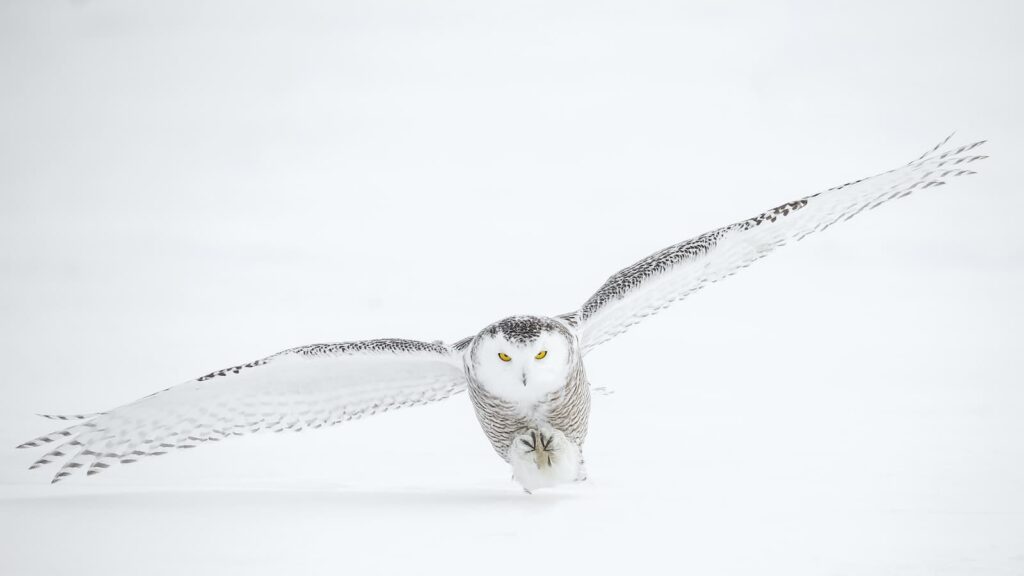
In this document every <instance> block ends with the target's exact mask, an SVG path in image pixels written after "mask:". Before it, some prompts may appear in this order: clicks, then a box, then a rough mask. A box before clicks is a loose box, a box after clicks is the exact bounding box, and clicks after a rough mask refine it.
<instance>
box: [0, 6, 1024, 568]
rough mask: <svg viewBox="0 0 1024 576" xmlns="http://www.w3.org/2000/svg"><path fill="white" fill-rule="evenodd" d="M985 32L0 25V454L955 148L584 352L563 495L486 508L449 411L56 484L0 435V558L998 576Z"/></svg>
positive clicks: (700, 13)
mask: <svg viewBox="0 0 1024 576" xmlns="http://www.w3.org/2000/svg"><path fill="white" fill-rule="evenodd" d="M1021 10H1022V9H1021V7H1020V4H1019V3H1015V2H995V1H989V2H976V3H944V4H936V3H933V2H919V3H911V2H906V3H867V2H857V3H850V4H847V5H842V4H835V3H827V4H826V3H818V2H805V3H778V4H774V5H771V6H769V5H768V4H767V3H764V4H762V3H757V2H749V3H743V4H739V3H736V4H730V6H728V7H725V6H722V5H720V3H717V2H699V1H698V2H686V3H651V4H642V5H641V4H636V3H625V2H622V3H619V2H608V3H600V4H592V3H578V4H562V3H559V4H553V3H550V2H543V3H514V4H513V3H502V4H498V3H492V4H488V5H487V6H486V7H485V6H483V5H481V4H480V3H477V2H460V3H447V4H444V5H443V6H441V5H438V4H436V3H432V4H423V3H414V2H393V1H383V2H372V3H371V2H344V3H313V2H305V1H300V2H289V3H273V2H263V1H260V2H222V1H204V2H186V3H172V2H149V3H147V2H129V1H127V0H119V1H106V0H97V1H92V2H82V1H78V2H55V1H31V2H30V1H20V0H14V1H9V2H4V3H0V54H2V55H3V56H2V58H0V79H2V81H0V126H2V129H0V195H2V196H0V200H2V208H0V247H2V248H3V249H2V250H0V310H2V313H0V318H2V321H0V362H2V365H3V378H2V379H0V392H2V393H3V398H4V401H3V402H0V446H7V447H13V446H14V445H16V444H18V443H19V442H21V441H23V440H26V439H28V438H31V437H32V436H34V435H37V434H40V433H43V432H46V431H48V430H49V429H51V428H52V423H51V422H48V421H45V420H42V419H39V418H37V417H35V416H33V414H34V413H37V412H49V413H62V412H64V413H67V412H72V413H74V412H89V411H96V410H102V409H105V408H108V407H111V406H115V405H118V404H120V403H124V402H127V401H130V400H133V399H135V398H137V397H140V396H143V395H146V394H149V393H150V392H153V391H155V390H158V389H161V388H164V387H166V386H168V385H171V384H174V383H176V382H181V381H184V380H187V379H189V378H192V377H195V376H197V375H200V374H204V373H206V372H209V371H210V370H213V369H218V368H222V367H226V366H231V365H235V364H239V363H241V362H245V361H249V360H252V359H254V358H257V357H261V356H264V355H267V354H270V353H273V352H276V351H278V350H280V349H283V348H287V347H290V346H294V345H299V344H305V343H309V342H317V341H337V340H351V339H361V338H372V337H381V336H396V337H407V338H418V339H423V340H431V339H435V338H441V339H445V340H448V341H454V340H456V339H458V338H461V337H463V336H466V335H469V334H471V333H473V332H474V331H475V330H477V329H479V328H480V327H482V326H484V325H485V324H487V323H489V322H491V321H494V320H496V319H498V318H501V317H503V316H506V315H509V314H513V313H534V314H557V313H561V312H566V311H568V310H571V309H573V308H575V307H577V306H578V305H579V304H580V303H582V302H583V300H584V299H585V298H586V297H587V296H589V295H590V293H591V292H592V291H593V290H595V289H596V288H597V287H598V285H599V284H600V283H601V282H602V281H603V279H604V278H605V277H607V276H608V275H609V274H611V273H612V272H614V271H615V270H617V269H618V268H621V267H623V266H625V265H628V264H629V263H631V262H633V261H635V260H636V259H638V258H640V257H642V256H644V255H646V254H648V253H650V252H652V251H654V250H657V249H660V248H662V247H664V246H666V245H668V244H671V243H673V242H677V241H679V240H682V239H684V238H687V237H689V236H692V235H695V234H697V233H699V232H703V231H705V230H707V229H710V228H713V227H716V226H719V225H722V224H726V223H729V222H733V221H735V220H738V219H741V218H744V217H747V216H751V215H753V214H755V213H757V212H759V211H761V210H762V209H765V208H768V207H771V206H775V205H778V204H780V203H782V202H784V201H788V200H791V199H793V198H795V197H798V196H801V195H804V194H806V193H810V192H813V191H817V190H820V189H822V188H826V187H828V186H832V185H836V184H840V183H842V182H844V181H847V180H851V179H855V178H859V177H861V176H865V175H868V174H871V173H874V172H877V171H880V170H884V169H887V168H890V167H892V166H894V165H896V164H899V163H901V162H904V161H907V160H910V159H911V158H912V157H914V156H916V155H917V154H919V153H920V152H922V151H923V150H924V148H926V147H927V146H928V145H929V144H932V143H934V142H935V141H938V140H939V139H941V138H942V137H944V136H945V135H946V133H947V132H948V131H950V130H952V129H957V130H959V134H961V135H962V137H963V138H964V139H965V140H966V139H970V138H976V137H977V138H989V139H990V140H991V142H990V144H989V145H988V150H987V152H988V153H990V154H991V155H992V158H991V159H990V160H987V161H986V163H985V164H982V165H980V166H979V170H980V171H981V174H979V175H978V176H974V177H972V178H971V179H965V180H962V181H957V182H955V183H953V184H951V185H950V186H946V187H943V188H939V189H935V190H933V191H929V193H928V194H927V195H925V194H919V195H914V196H912V197H910V198H909V199H907V200H902V201H900V202H897V203H893V204H890V205H887V206H885V207H884V208H883V209H881V210H878V211H875V212H871V213H869V214H865V215H863V216H861V217H860V218H858V219H856V220H853V221H851V222H848V223H846V224H844V225H843V226H840V227H836V228H834V229H832V230H830V231H828V232H827V233H825V234H823V235H820V236H817V237H812V238H809V239H807V240H806V241H804V242H801V243H800V244H798V245H796V246H793V247H789V248H787V249H785V250H783V251H781V252H779V253H778V254H776V255H773V256H772V257H771V258H769V259H767V260H765V261H763V262H761V263H758V264H757V265H755V266H754V267H752V268H751V269H749V270H747V271H744V272H743V273H742V274H740V275H738V276H736V277H735V278H732V279H729V280H728V281H726V282H724V283H722V284H720V285H716V286H713V287H711V288H709V289H707V290H705V291H703V292H701V293H699V294H697V295H695V296H693V297H691V298H690V299H688V300H687V301H686V302H685V303H682V304H679V305H677V306H675V307H673V308H671V309H669V310H667V311H665V312H663V313H661V314H660V315H658V316H656V317H654V318H651V319H649V320H648V321H646V322H645V323H643V324H642V325H640V326H638V327H636V328H635V329H633V330H632V331H631V332H630V333H628V334H627V335H624V336H622V337H620V338H618V339H616V340H615V341H613V342H610V343H608V344H606V345H604V346H602V347H601V348H600V349H598V350H596V351H595V352H594V353H592V354H591V355H590V356H588V358H587V361H588V370H589V374H590V376H591V379H592V380H593V382H594V384H595V385H598V386H607V387H610V388H612V389H614V390H615V394H614V395H611V396H597V397H596V398H595V402H594V412H593V417H592V431H591V434H590V437H589V438H588V441H587V444H586V446H585V452H586V456H587V467H588V473H589V477H590V480H588V481H587V482H586V483H585V484H584V485H580V486H566V487H559V488H557V489H553V490H547V491H540V492H538V493H536V494H533V495H529V496H528V495H525V494H523V493H522V491H521V489H520V488H519V487H518V486H517V485H516V484H515V483H514V482H513V481H512V480H511V474H510V470H509V468H508V466H507V465H505V464H504V463H503V462H502V461H501V460H500V459H498V458H497V457H496V456H495V455H494V454H493V453H492V451H491V448H490V446H489V445H488V443H487V441H486V439H485V438H484V437H483V435H482V433H481V432H480V431H479V429H478V426H477V424H476V421H475V419H474V416H473V413H472V410H471V409H470V406H469V403H468V399H467V398H466V397H465V396H459V397H456V398H453V399H452V400H450V401H448V402H446V403H443V404H438V405H434V406H428V407H423V408H418V409H412V410H407V411H399V412H394V413H388V414H384V415H381V416H378V417H374V418H371V419H368V420H364V421H360V422H354V423H351V424H346V425H344V426H340V427H337V428H332V429H329V430H320V431H311V432H303V433H301V434H291V435H259V436H254V437H248V438H242V439H238V440H233V441H230V442H224V443H221V444H219V445H217V446H212V447H203V448H201V449H198V450H192V451H188V452H187V453H175V454H172V455H168V456H164V457H162V458H156V459H151V461H143V462H140V463H138V464H134V465H132V466H126V467H118V468H114V469H111V470H110V471H108V472H106V473H105V474H102V475H99V476H96V477H93V478H89V479H85V478H77V479H72V480H69V481H67V482H65V483H62V484H59V485H56V486H50V485H49V484H48V476H47V475H46V474H45V473H44V472H41V471H34V472H29V471H28V470H26V467H27V466H28V464H29V463H30V462H31V461H32V460H33V459H34V458H35V457H36V456H37V453H36V452H31V453H30V452H29V451H24V450H22V451H18V450H14V449H13V448H2V449H0V574H2V575H4V576H8V575H17V576H21V575H35V574H38V575H46V576H52V575H54V574H68V573H74V574H131V575H136V574H218V575H222V574H250V575H259V574H410V573H437V572H443V573H447V574H487V575H489V576H490V575H501V574H532V573H540V574H545V573H555V572H562V573H565V572H569V573H574V574H575V573H580V574H586V573H598V574H601V573H623V572H626V573H636V574H646V573H673V574H679V573H692V574H759V575H764V574H780V575H787V576H790V575H801V574H808V575H822V574H843V575H862V574H863V575H879V574H893V575H901V576H906V575H929V576H932V575H953V574H955V575H960V574H970V575H977V574H985V575H1018V574H1022V573H1024V490H1022V489H1021V487H1022V486H1024V386H1022V384H1024V379H1022V377H1021V372H1020V366H1021V355H1022V352H1024V350H1022V343H1024V322H1022V320H1024V304H1022V298H1021V294H1024V232H1022V227H1021V225H1020V214H1022V213H1024V194H1022V193H1021V190H1020V185H1019V177H1018V170H1019V166H1020V159H1021V157H1022V154H1024V139H1022V136H1021V135H1022V134H1024V119H1022V115H1021V113H1020V105H1019V103H1020V102H1022V101H1024V83H1022V81H1021V80H1022V78H1021V74H1022V72H1021V71H1022V67H1021V66H1020V62H1021V58H1022V56H1024V39H1022V36H1021V35H1020V34H1019V31H1018V24H1019V22H1020V21H1021V16H1022V14H1021ZM567 259H569V261H568V262H567Z"/></svg>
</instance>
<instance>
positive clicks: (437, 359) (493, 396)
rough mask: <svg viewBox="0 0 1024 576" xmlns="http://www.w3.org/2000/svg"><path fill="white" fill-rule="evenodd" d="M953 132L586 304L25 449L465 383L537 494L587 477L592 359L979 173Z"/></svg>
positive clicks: (190, 436)
mask: <svg viewBox="0 0 1024 576" xmlns="http://www.w3.org/2000/svg"><path fill="white" fill-rule="evenodd" d="M949 140H950V138H946V140H945V141H943V142H941V143H940V144H938V145H937V146H935V147H934V148H932V149H930V150H929V151H928V152H926V153H925V154H923V155H922V156H921V157H920V158H918V159H916V160H914V161H913V162H910V163H908V164H906V165H904V166H901V167H899V168H896V169H894V170H890V171H888V172H884V173H881V174H878V175H876V176H872V177H869V178H864V179H861V180H857V181H855V182H850V183H848V184H843V185H842V186H836V187H835V188H830V189H828V190H826V191H824V192H820V193H817V194H812V195H810V196H806V197H804V198H800V199H799V200H794V201H793V202H788V203H786V204H783V205H781V206H778V207H776V208H772V209H771V210H768V211H767V212H763V213H760V214H758V215H756V216H754V217H753V218H750V219H747V220H743V221H742V222H737V223H735V224H731V225H729V226H725V227H723V228H719V229H717V230H712V231H711V232H707V233H705V234H701V235H699V236H697V237H695V238H692V239H690V240H686V241H685V242H682V243H680V244H676V245H674V246H669V247H668V248H665V249H664V250H661V251H660V252H656V253H654V254H651V255H650V256H648V257H646V258H644V259H642V260H640V261H639V262H637V263H635V264H633V265H632V266H629V267H628V268H625V269H623V270H620V271H619V272H616V273H615V274H613V275H612V276H611V277H610V278H608V281H607V282H605V284H604V285H603V286H601V287H600V288H599V289H598V290H597V292H595V293H594V295H593V296H591V297H590V298H589V299H588V300H586V301H585V302H584V303H583V305H582V307H580V308H579V309H578V310H576V311H574V312H570V313H568V314H562V315H559V316H554V317H544V316H512V317H509V318H505V319H503V320H499V321H498V322H495V323H494V324H491V325H490V326H487V327H485V328H484V329H483V330H481V331H480V332H478V333H477V334H476V335H474V336H471V337H468V338H465V339H463V340H460V341H458V342H456V343H454V344H444V343H442V342H440V341H436V342H418V341H414V340H401V339H382V340H365V341H357V342H343V343H333V344H312V345H308V346H301V347H298V348H292V349H290V350H285V351H283V352H280V353H277V354H274V355H272V356H268V357H266V358H262V359H259V360H254V361H252V362H249V363H248V364H242V365H239V366H234V367H231V368H225V369H223V370H218V371H216V372H211V373H209V374H206V375H205V376H200V377H199V378H196V379H195V380H190V381H188V382H185V383H183V384H179V385H177V386H173V387H170V388H167V389H165V390H163V391H161V392H157V393H155V394H152V395H150V396H146V397H145V398H142V399H140V400H136V401H135V402H131V403H129V404H125V405H123V406H120V407H118V408H114V409H112V410H109V411H107V412H100V413H96V414H88V415H75V416H46V417H47V418H51V419H56V420H65V421H69V422H67V424H68V425H67V427H65V428H63V429H62V430H58V431H56V432H53V433H50V434H46V435H44V436H40V437H38V438H36V439H34V440H30V441H28V442H26V443H24V444H22V445H21V446H19V448H34V447H38V446H43V445H47V444H54V445H55V447H54V448H52V449H51V450H49V451H48V452H47V453H46V454H44V455H43V456H42V457H41V458H39V459H38V460H37V461H36V462H35V463H34V464H32V465H31V468H39V467H43V466H46V465H48V464H52V463H58V464H60V467H59V469H58V470H57V472H56V475H55V476H54V477H53V480H52V481H53V482H59V481H61V480H63V479H64V478H66V477H68V476H70V475H72V474H74V473H75V472H77V471H80V470H84V471H85V472H86V474H87V475H92V474H97V473H99V472H102V471H103V470H106V469H107V468H109V467H110V466H112V465H114V464H117V463H121V464H128V463H131V462H135V461H137V460H139V459H141V458H145V457H147V456H157V455H161V454H166V453H168V452H170V451H172V450H178V449H184V448H194V447H196V446H199V445H200V444H206V443H210V442H217V441H220V440H223V439H225V438H230V437H232V436H238V435H243V434H249V433H251V432H258V431H266V430H270V431H275V432H279V431H282V430H302V429H306V428H320V427H323V426H330V425H334V424H338V423H340V422H344V421H346V420H351V419H354V418H361V417H363V416H368V415H371V414H375V413H377V412H384V411H387V410H392V409H395V408H402V407H405V406H415V405H419V404H428V403H431V402H437V401H439V400H443V399H445V398H448V397H450V396H453V395H455V394H459V393H461V392H465V391H468V393H469V394H468V396H469V399H470V401H471V402H472V404H473V408H474V410H475V412H476V416H477V419H478V420H479V422H480V426H481V428H482V429H483V432H484V435H485V436H486V437H487V439H488V440H489V441H490V443H491V445H492V446H493V447H494V450H495V451H496V452H497V453H498V456H500V457H501V458H502V459H503V460H505V462H507V463H508V464H509V465H510V466H511V469H512V475H513V477H514V478H515V480H516V481H518V482H519V483H520V484H521V485H522V487H523V488H524V489H525V490H526V491H528V492H529V491H531V490H534V489H537V488H543V487H548V486H554V485H556V484H560V483H564V482H574V481H580V480H584V479H585V478H586V473H585V467H584V458H583V444H584V440H585V439H586V437H587V422H588V419H589V416H590V393H591V390H590V384H589V383H588V380H587V373H586V369H585V367H584V358H585V356H586V355H587V354H588V353H589V352H591V351H592V350H594V349H595V348H596V347H597V346H599V345H600V344H602V343H603V342H607V341H608V340H609V339H611V338H613V337H615V336H617V335H619V334H621V333H623V332H624V331H626V330H628V329H629V327H630V326H632V325H634V324H636V323H637V322H639V321H640V320H642V319H643V318H645V317H647V316H650V315H651V314H654V313H655V312H658V311H659V310H661V309H662V308H665V307H666V306H668V305H669V304H671V303H673V302H675V301H677V300H681V299H683V298H685V297H686V296H688V295H690V294H692V293H693V292H695V291H697V290H700V289H701V288H703V287H705V286H707V285H708V284H711V283H713V282H717V281H719V280H721V279H723V278H726V277H728V276H731V275H732V274H734V273H736V272H737V271H739V270H741V269H743V268H745V267H747V266H749V265H750V264H752V263H753V262H755V261H757V260H759V259H761V258H762V257H764V256H766V255H768V254H769V253H771V252H772V251H774V250H775V249H776V248H778V247H780V246H783V245H785V244H788V243H791V242H793V241H796V240H800V239H802V238H803V237H805V236H807V235H808V234H811V233H812V232H817V231H819V230H824V229H826V228H828V227H829V226H831V225H833V224H835V223H837V222H840V221H843V220H848V219H850V218H852V217H853V216H856V215H858V214H860V213H861V212H863V211H865V210H867V209H869V208H875V207H876V206H878V205H880V204H882V203H884V202H887V201H889V200H894V199H896V198H902V197H904V196H907V195H908V194H910V193H912V192H916V191H919V190H927V189H929V188H934V187H937V186H941V185H943V184H945V183H946V181H947V180H948V179H949V178H952V177H955V176H963V175H966V174H973V172H972V171H970V170H968V169H967V166H968V164H971V163H972V162H975V161H977V160H980V159H982V158H985V156H981V155H978V152H977V149H978V147H979V146H981V145H982V144H983V143H984V142H975V143H973V144H966V145H963V146H950V145H949Z"/></svg>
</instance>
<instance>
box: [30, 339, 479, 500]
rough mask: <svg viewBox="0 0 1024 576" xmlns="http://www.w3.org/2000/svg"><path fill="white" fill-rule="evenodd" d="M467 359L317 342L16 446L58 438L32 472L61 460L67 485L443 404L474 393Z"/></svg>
mask: <svg viewBox="0 0 1024 576" xmlns="http://www.w3.org/2000/svg"><path fill="white" fill-rule="evenodd" d="M461 358H462V355H461V353H459V352H457V351H455V350H454V349H453V348H450V347H448V346H445V345H443V344H439V343H433V344H428V343H425V342H417V341H413V340H367V341H363V342H346V343H338V344H313V345H310V346H303V347H300V348H293V349H291V350H285V351H284V352H280V353H278V354H274V355H273V356H269V357H267V358H263V359H261V360H256V361H253V362H250V363H248V364H243V365H240V366H235V367H233V368H227V369H224V370H220V371H218V372H211V373H210V374H207V375H205V376H202V377H200V378H197V379H195V380H191V381H189V382H185V383H183V384H179V385H178V386H174V387H171V388H168V389H166V390H164V391H162V392H157V393H156V394H153V395H150V396H147V397H145V398H142V399H140V400H137V401H135V402H132V403H131V404H126V405H124V406H121V407H119V408H115V409H113V410H110V411H109V412H103V413H100V414H91V415H84V416H48V417H49V418H52V419H60V420H74V421H76V422H77V423H76V424H73V425H71V426H69V427H67V428H64V429H63V430H58V431H57V432H53V433H51V434H46V435H44V436H40V437H39V438H36V439H34V440H30V441H28V442H26V443H24V444H22V445H21V446H18V448H33V447H36V446H41V445H44V444H51V443H56V444H58V445H57V447H56V448H54V449H53V450H51V451H49V452H48V453H46V454H45V455H44V456H43V457H42V458H40V459H39V460H37V461H36V462H35V463H34V464H33V465H32V466H31V468H38V467H41V466H45V465H47V464H50V463H62V466H61V468H60V469H59V470H58V471H57V473H56V475H55V476H54V478H53V482H59V481H60V480H62V479H64V478H65V477H67V476H70V475H71V474H73V473H74V472H76V471H78V470H82V469H84V470H86V471H87V474H89V475H92V474H96V473H99V472H101V471H103V470H104V469H106V468H109V467H110V466H111V465H113V464H117V463H121V464H127V463H130V462H135V461H136V460H138V459H139V458H144V457H146V456H158V455H161V454H166V453H167V452H168V451H170V450H173V449H182V448H194V447H196V446H198V445H199V444H202V443H204V442H214V441H219V440H223V439H225V438H229V437H231V436H239V435H243V434H249V433H252V432H258V431H261V430H270V431H274V432H281V431H283V430H296V431H298V430H302V429H304V428H320V427H322V426H330V425H334V424H338V423H340V422H343V421H345V420H351V419H354V418H360V417H362V416H366V415H370V414H374V413H376V412H384V411H387V410H391V409H394V408H401V407H404V406H415V405H417V404H427V403H429V402H434V401H437V400H442V399H444V398H447V397H449V396H451V395H453V394H456V393H458V392H462V391H463V390H465V389H466V379H465V375H464V372H463V368H462V360H461Z"/></svg>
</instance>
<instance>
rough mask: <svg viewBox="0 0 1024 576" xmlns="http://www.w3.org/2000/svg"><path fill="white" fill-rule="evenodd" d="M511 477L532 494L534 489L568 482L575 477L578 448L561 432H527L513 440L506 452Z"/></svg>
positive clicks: (576, 473)
mask: <svg viewBox="0 0 1024 576" xmlns="http://www.w3.org/2000/svg"><path fill="white" fill-rule="evenodd" d="M509 461H510V463H511V464H512V470H513V476H514V477H515V478H516V480H517V481H519V483H520V484H521V485H522V486H523V488H524V489H525V490H526V491H528V492H532V491H533V490H535V489H536V488H544V487H547V486H554V485H556V484H560V483H562V482H572V481H573V480H574V479H576V478H577V477H578V474H579V464H580V462H581V456H580V452H579V448H578V447H577V446H576V445H575V444H574V443H573V442H572V441H571V440H569V439H568V438H566V437H565V434H563V433H562V432H560V431H558V430H555V429H552V428H545V429H528V430H524V431H523V432H521V433H520V434H518V435H517V436H516V437H515V438H513V444H512V447H511V450H510V452H509Z"/></svg>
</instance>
